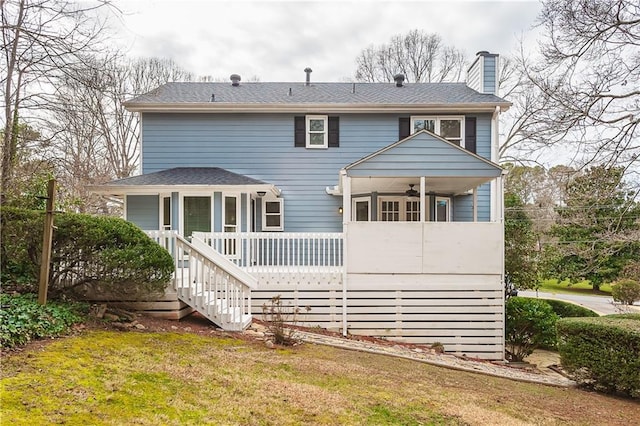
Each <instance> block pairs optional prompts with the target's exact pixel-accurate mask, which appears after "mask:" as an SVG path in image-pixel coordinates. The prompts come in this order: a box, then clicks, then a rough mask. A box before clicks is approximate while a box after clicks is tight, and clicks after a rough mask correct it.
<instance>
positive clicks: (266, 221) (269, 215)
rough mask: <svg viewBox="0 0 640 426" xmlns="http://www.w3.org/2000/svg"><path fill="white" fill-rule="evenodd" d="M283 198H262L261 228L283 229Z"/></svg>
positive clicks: (266, 229)
mask: <svg viewBox="0 0 640 426" xmlns="http://www.w3.org/2000/svg"><path fill="white" fill-rule="evenodd" d="M282 208H283V199H282V198H278V199H276V200H264V202H263V204H262V230H263V231H282V230H283V229H284V220H283V209H282Z"/></svg>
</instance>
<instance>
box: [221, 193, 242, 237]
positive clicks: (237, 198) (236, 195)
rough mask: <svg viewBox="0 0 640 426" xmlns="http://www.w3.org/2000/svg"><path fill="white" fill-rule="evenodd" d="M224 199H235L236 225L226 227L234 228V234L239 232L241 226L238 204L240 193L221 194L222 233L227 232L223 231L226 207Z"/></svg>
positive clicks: (240, 209) (239, 205)
mask: <svg viewBox="0 0 640 426" xmlns="http://www.w3.org/2000/svg"><path fill="white" fill-rule="evenodd" d="M226 197H235V198H236V224H235V225H228V226H235V227H236V231H235V232H240V228H241V226H242V207H241V203H240V198H241V197H240V193H235V192H223V193H222V206H221V207H222V209H221V210H222V232H227V231H225V230H224V228H226V227H227V218H226V212H225V206H226Z"/></svg>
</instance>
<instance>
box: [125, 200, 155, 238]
mask: <svg viewBox="0 0 640 426" xmlns="http://www.w3.org/2000/svg"><path fill="white" fill-rule="evenodd" d="M126 203H127V212H126V217H127V220H128V221H129V222H132V223H135V224H136V225H138V227H140V228H141V229H144V230H155V229H160V223H159V222H160V198H159V197H158V196H157V195H127V201H126Z"/></svg>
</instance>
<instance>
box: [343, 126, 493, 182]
mask: <svg viewBox="0 0 640 426" xmlns="http://www.w3.org/2000/svg"><path fill="white" fill-rule="evenodd" d="M500 173H501V170H500V169H499V168H497V167H495V166H494V165H492V164H489V163H486V162H484V161H482V160H480V159H478V158H477V157H474V156H472V155H470V154H469V153H468V152H465V151H464V150H462V149H460V148H458V147H456V146H452V145H450V144H448V143H446V142H444V141H442V140H441V139H438V138H436V137H434V136H432V135H430V134H428V133H418V134H415V135H413V136H411V137H410V138H408V139H406V140H404V141H402V142H401V143H399V144H398V145H395V146H393V147H392V148H390V149H387V150H384V151H383V152H380V153H378V154H376V155H375V156H372V157H371V158H369V159H367V160H366V161H363V162H362V163H359V164H356V165H354V166H351V167H349V168H348V170H347V174H348V175H349V176H364V177H367V176H381V177H386V176H431V177H436V176H437V177H459V176H462V177H475V176H487V177H489V176H499V175H500Z"/></svg>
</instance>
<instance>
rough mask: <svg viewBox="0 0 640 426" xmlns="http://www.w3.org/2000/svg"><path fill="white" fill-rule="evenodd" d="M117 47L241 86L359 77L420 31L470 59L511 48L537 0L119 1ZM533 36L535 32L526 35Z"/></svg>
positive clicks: (525, 28)
mask: <svg viewBox="0 0 640 426" xmlns="http://www.w3.org/2000/svg"><path fill="white" fill-rule="evenodd" d="M115 3H116V5H117V6H118V7H119V8H120V9H121V10H122V12H123V15H124V16H123V18H122V22H121V23H119V24H118V25H122V27H121V28H119V29H118V34H119V36H118V37H119V42H120V43H122V45H123V46H125V48H126V49H127V51H128V52H129V54H130V55H131V56H157V57H168V58H172V59H173V60H174V61H176V62H177V63H178V64H179V65H180V66H182V67H183V68H185V69H187V70H188V71H191V72H193V73H195V74H196V75H211V76H213V77H216V78H224V79H227V78H228V77H229V75H230V74H232V73H238V74H240V75H241V76H242V78H243V80H247V79H249V78H251V77H252V76H257V77H258V78H260V80H261V81H301V80H304V77H305V74H304V71H303V70H304V68H306V67H311V68H312V69H313V74H312V79H313V80H314V81H344V80H350V79H352V78H353V76H354V73H355V58H356V57H357V56H358V54H359V53H360V51H361V50H362V49H363V48H365V47H367V46H369V45H370V44H375V45H378V44H381V43H384V42H387V41H388V40H389V39H390V38H391V36H393V35H395V34H405V33H406V32H408V31H409V30H412V29H419V30H424V31H426V32H434V33H438V34H440V35H441V36H442V38H443V40H444V42H445V43H446V44H450V45H454V46H456V47H458V48H459V49H463V50H464V51H465V52H466V54H467V58H468V59H469V60H471V59H472V58H473V57H474V55H475V53H476V52H477V51H479V50H488V51H490V52H492V53H499V54H501V55H504V54H508V53H509V52H512V51H514V49H515V48H516V46H517V43H518V40H519V39H520V38H521V37H522V36H523V35H525V36H526V39H527V40H528V43H529V44H530V45H531V46H533V44H532V40H533V39H534V37H533V36H532V35H531V33H529V30H530V28H531V27H532V25H533V24H534V22H535V19H536V16H537V14H538V12H539V11H540V4H539V3H538V2H536V1H497V2H487V1H467V2H462V1H441V2H435V1H393V2H383V1H371V0H361V1H351V2H344V1H340V2H338V1H322V2H310V1H309V2H307V1H305V2H303V1H281V2H273V1H237V0H236V1H218V0H216V1H213V0H209V1H204V0H200V1H195V0H180V1H178V0H172V1H168V0H167V1H164V0H116V1H115ZM527 34H528V35H527Z"/></svg>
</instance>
